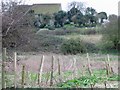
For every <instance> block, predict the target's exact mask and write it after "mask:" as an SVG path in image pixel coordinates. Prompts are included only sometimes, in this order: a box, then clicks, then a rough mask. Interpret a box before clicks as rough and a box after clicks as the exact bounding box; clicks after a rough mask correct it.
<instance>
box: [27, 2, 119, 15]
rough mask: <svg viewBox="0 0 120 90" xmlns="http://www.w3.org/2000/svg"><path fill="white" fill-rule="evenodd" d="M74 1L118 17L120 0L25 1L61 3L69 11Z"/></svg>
mask: <svg viewBox="0 0 120 90" xmlns="http://www.w3.org/2000/svg"><path fill="white" fill-rule="evenodd" d="M72 1H79V2H84V3H85V5H86V7H88V6H89V7H93V8H95V9H96V11H97V12H101V11H105V12H107V14H108V15H110V14H116V15H118V2H119V1H120V0H27V1H26V0H25V2H26V4H27V3H28V4H37V3H39V4H40V3H61V5H62V9H63V10H65V11H66V10H67V5H68V3H70V2H72Z"/></svg>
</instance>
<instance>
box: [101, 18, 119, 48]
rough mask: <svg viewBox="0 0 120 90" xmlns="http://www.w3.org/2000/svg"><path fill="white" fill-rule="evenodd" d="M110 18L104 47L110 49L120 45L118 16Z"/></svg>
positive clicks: (105, 33) (105, 29) (106, 28)
mask: <svg viewBox="0 0 120 90" xmlns="http://www.w3.org/2000/svg"><path fill="white" fill-rule="evenodd" d="M110 17H112V16H110ZM114 17H115V18H114V19H112V18H110V20H109V21H110V22H109V23H107V24H106V26H105V27H104V28H103V29H104V34H103V45H104V46H103V47H105V48H108V49H117V48H118V47H119V46H120V38H119V34H120V33H119V29H118V17H117V16H114Z"/></svg>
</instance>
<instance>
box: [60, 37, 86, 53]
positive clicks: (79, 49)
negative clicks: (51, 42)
mask: <svg viewBox="0 0 120 90" xmlns="http://www.w3.org/2000/svg"><path fill="white" fill-rule="evenodd" d="M61 52H62V53H64V54H77V53H84V52H86V48H85V46H84V44H83V42H82V41H81V40H80V39H69V40H66V41H65V42H63V43H62V45H61Z"/></svg>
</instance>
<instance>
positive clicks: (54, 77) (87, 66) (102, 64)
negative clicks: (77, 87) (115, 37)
mask: <svg viewBox="0 0 120 90" xmlns="http://www.w3.org/2000/svg"><path fill="white" fill-rule="evenodd" d="M20 57H21V56H19V55H18V54H17V52H13V57H12V58H11V59H12V60H11V61H9V59H10V58H8V56H7V52H6V48H4V49H3V54H2V58H3V59H2V88H6V87H14V88H16V87H20V88H25V87H55V85H56V84H57V83H61V82H65V81H67V80H71V79H74V78H80V77H82V76H84V75H85V73H86V71H87V72H88V74H89V75H90V76H92V75H93V72H94V70H99V69H105V71H106V77H107V76H110V75H113V74H115V73H117V71H115V70H116V68H117V66H116V68H114V67H112V66H114V64H116V63H113V62H112V63H111V62H110V61H112V60H114V59H117V58H116V57H112V58H111V56H110V55H109V54H107V55H102V56H101V55H98V54H94V55H90V54H89V53H87V54H84V55H82V56H78V55H74V56H73V55H66V56H62V55H49V56H47V55H38V56H37V55H34V57H32V58H31V59H30V60H29V61H28V60H24V59H25V58H21V60H19V58H20ZM38 57H39V58H38ZM68 57H69V58H68ZM29 58H30V57H28V58H26V59H29ZM35 59H36V60H35ZM20 61H22V62H20ZM19 62H20V63H19ZM9 65H10V66H9ZM104 86H105V87H107V86H106V83H105V82H104ZM93 87H94V86H91V88H93Z"/></svg>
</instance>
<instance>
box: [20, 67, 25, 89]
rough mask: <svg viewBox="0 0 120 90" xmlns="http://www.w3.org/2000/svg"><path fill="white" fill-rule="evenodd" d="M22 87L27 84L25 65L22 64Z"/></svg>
mask: <svg viewBox="0 0 120 90" xmlns="http://www.w3.org/2000/svg"><path fill="white" fill-rule="evenodd" d="M21 84H22V88H24V84H25V65H23V66H22V83H21Z"/></svg>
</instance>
